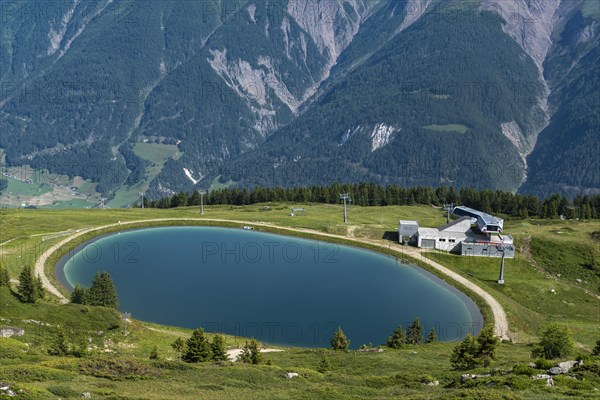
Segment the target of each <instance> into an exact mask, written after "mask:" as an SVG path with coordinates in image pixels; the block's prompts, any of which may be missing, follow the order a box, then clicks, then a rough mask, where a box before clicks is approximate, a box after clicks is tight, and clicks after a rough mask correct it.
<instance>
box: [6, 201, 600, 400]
mask: <svg viewBox="0 0 600 400" xmlns="http://www.w3.org/2000/svg"><path fill="white" fill-rule="evenodd" d="M269 206H270V207H271V211H260V209H261V205H254V206H246V207H230V206H221V207H207V208H206V215H205V217H207V218H222V219H232V220H244V221H250V222H252V221H253V222H260V221H264V222H270V223H274V224H278V225H280V226H293V227H303V228H311V229H316V230H321V231H325V232H332V233H338V234H344V235H354V236H355V237H361V236H363V237H368V238H377V239H379V238H381V237H382V236H383V235H384V233H385V232H389V231H393V230H395V229H396V226H397V220H398V219H400V218H405V219H409V218H410V219H418V220H420V221H422V225H424V226H436V225H441V224H442V223H443V222H444V218H443V215H442V212H441V211H440V210H436V209H434V208H432V207H425V206H412V207H411V206H405V207H370V208H363V207H351V208H350V213H349V216H350V228H348V227H346V226H344V225H343V224H342V223H341V222H342V221H341V220H342V212H341V211H342V209H341V207H340V206H328V205H303V206H304V207H305V208H306V214H305V216H298V217H294V218H292V217H290V216H289V215H288V214H289V212H290V209H291V207H293V206H298V205H295V204H285V203H281V204H269ZM198 216H199V210H198V209H197V208H183V209H174V210H152V209H146V210H140V209H131V210H65V211H59V210H56V211H49V210H6V209H3V210H0V226H1V227H2V229H1V230H0V244H1V245H0V256H1V261H2V264H3V265H8V266H9V270H10V272H11V275H12V277H13V278H16V277H17V276H18V273H19V272H20V269H21V266H22V265H24V264H25V263H30V262H33V261H34V260H35V258H36V257H37V255H39V253H40V252H41V251H43V250H44V249H46V248H48V247H49V246H50V245H51V244H53V243H56V242H58V241H60V240H62V239H64V238H65V237H66V235H67V234H69V233H72V232H74V231H75V230H76V229H81V228H85V227H92V226H101V225H107V224H110V223H114V222H117V221H128V220H140V219H148V218H168V217H198ZM506 224H507V230H508V231H509V233H511V234H513V236H514V237H515V240H516V243H517V247H518V249H519V255H518V257H517V258H516V259H515V260H508V261H507V270H506V276H505V278H506V284H505V285H504V286H498V285H497V284H496V283H495V282H494V280H495V279H496V278H497V273H498V266H499V262H498V260H496V259H494V260H489V259H482V258H461V257H455V256H449V255H441V254H434V255H432V258H434V259H436V260H437V261H439V262H441V263H442V264H444V265H446V266H448V267H450V268H451V269H453V270H456V271H458V272H460V273H463V274H465V275H466V276H468V277H470V278H471V279H472V280H473V281H475V282H476V283H477V284H479V285H481V286H482V287H484V288H485V289H486V290H489V292H490V293H491V294H492V295H494V296H495V297H496V298H497V299H498V300H499V301H500V302H501V303H502V304H503V305H504V307H505V308H506V310H507V313H508V315H509V320H510V323H511V328H512V330H513V331H514V332H515V339H517V340H518V341H520V342H521V343H503V344H501V347H500V349H499V351H498V354H499V359H498V360H497V361H496V362H495V363H494V364H493V365H492V367H493V368H494V369H495V370H498V371H508V370H510V369H511V368H512V367H514V365H516V364H518V363H528V362H530V361H531V359H530V358H529V353H530V351H531V348H530V347H529V345H528V343H529V342H531V341H533V340H535V334H536V332H537V330H538V328H540V327H541V326H543V325H544V324H545V323H546V322H548V321H555V322H559V323H563V324H567V325H568V326H569V327H570V329H571V330H572V331H573V333H574V337H575V339H576V341H577V343H578V350H577V351H578V352H583V353H589V351H590V349H591V347H592V345H593V342H594V341H595V340H596V339H597V338H598V326H600V321H598V317H599V315H600V314H599V313H598V309H599V308H598V307H599V302H598V298H597V297H596V296H597V295H598V288H597V287H594V284H593V283H594V282H595V281H594V280H593V279H594V276H593V275H581V274H582V273H583V272H585V271H588V273H591V272H593V271H592V269H593V268H594V266H595V265H596V264H595V261H594V260H597V259H598V258H597V254H598V253H597V252H598V244H597V242H595V241H594V239H593V238H592V233H593V232H596V231H600V227H599V224H598V223H597V222H585V221H577V222H575V221H544V223H540V222H539V221H521V220H509V221H507V223H506ZM592 255H593V257H592ZM590 268H592V269H590ZM557 274H560V277H558V276H557ZM577 279H581V280H582V282H579V281H577ZM586 282H587V283H586ZM551 288H552V289H555V291H556V295H554V294H551V293H550V289H551ZM0 305H1V307H0V317H1V318H3V319H2V320H0V327H2V326H15V327H20V328H23V329H25V331H26V333H25V335H24V336H22V337H18V338H16V339H0V381H3V382H4V381H6V382H8V383H10V384H11V385H14V386H16V387H22V388H24V389H25V390H26V391H27V392H26V393H27V397H25V398H28V399H36V398H40V399H46V398H47V399H55V398H57V397H60V398H63V399H70V398H79V396H80V394H81V393H82V392H84V391H90V392H91V393H92V396H93V398H101V399H164V398H178V399H198V398H211V399H213V398H215V399H230V398H244V399H245V398H250V399H252V398H261V399H263V398H277V399H281V398H306V399H312V398H319V399H321V398H331V399H339V398H341V399H344V398H347V399H354V398H398V397H402V398H440V399H441V398H444V399H445V398H493V399H495V398H509V399H512V398H514V399H518V398H545V399H554V398H556V399H559V398H565V397H572V398H594V395H595V391H594V388H600V376H597V375H593V374H592V375H591V376H590V375H586V378H585V380H574V379H568V378H562V377H561V378H557V380H556V386H554V387H547V386H545V381H533V380H531V379H530V378H529V377H528V376H518V375H515V374H507V375H501V374H497V375H494V376H491V377H487V378H482V379H480V380H477V381H474V382H472V383H469V384H464V385H463V384H460V382H459V378H460V375H461V374H462V373H463V372H460V371H453V370H452V369H451V366H450V363H449V356H450V352H451V350H452V348H453V346H454V344H452V343H438V344H435V345H423V346H417V347H406V348H404V349H401V350H394V351H392V350H388V349H386V351H385V352H384V353H358V352H349V353H345V352H332V351H329V350H320V349H297V348H283V350H284V351H283V352H280V353H268V354H266V358H267V359H270V364H271V365H259V366H245V365H238V364H233V365H229V364H227V365H224V366H217V365H213V364H206V365H183V366H182V365H179V364H178V363H177V362H175V361H173V360H176V359H177V355H176V354H175V352H174V351H173V350H172V349H171V347H170V343H171V342H172V341H173V340H174V339H175V338H177V337H183V338H186V337H188V336H189V334H190V332H189V331H188V330H185V329H180V328H173V327H164V326H158V325H154V324H151V323H146V322H140V321H133V322H132V323H131V324H130V326H129V332H130V333H129V335H128V336H124V335H123V330H122V321H121V320H120V318H119V316H118V315H116V314H115V313H113V312H111V311H109V310H106V309H101V308H95V307H83V306H75V305H58V304H54V303H52V302H49V301H45V302H41V303H38V304H35V305H24V304H21V303H19V302H18V300H17V298H16V297H15V296H14V295H13V294H12V293H11V292H9V291H8V290H7V289H6V288H0ZM26 320H29V322H26ZM32 321H37V322H32ZM46 324H49V325H46ZM58 325H60V326H61V327H64V328H66V330H67V332H68V334H67V338H68V341H69V344H70V345H71V346H77V345H79V344H80V342H81V341H82V340H88V338H91V339H92V342H91V343H90V347H91V348H92V350H93V351H92V353H91V354H89V355H87V356H85V357H84V358H75V357H51V356H48V355H47V349H48V347H49V346H50V344H51V343H52V341H53V340H54V339H55V338H56V335H57V332H58V329H59V328H58ZM243 341H244V340H243V338H236V337H228V338H227V344H228V346H231V347H237V346H239V345H241V344H242V343H243ZM19 343H27V344H28V347H23V346H22V345H19ZM154 346H158V349H159V354H160V356H161V358H162V359H163V361H161V362H158V363H156V362H151V361H150V360H148V356H149V354H150V351H151V349H152V348H153V347H154ZM23 350H26V352H23ZM323 354H327V357H329V359H330V361H331V364H332V369H331V371H329V372H327V373H325V374H322V373H319V372H317V371H316V368H317V365H318V363H319V361H320V359H321V358H322V356H323ZM7 355H8V356H7ZM9 356H10V358H9ZM168 360H171V361H168ZM589 362H590V363H594V362H596V363H597V362H598V361H594V358H592V359H591V360H590V361H589ZM96 367H100V370H101V371H103V373H102V374H103V375H105V376H107V377H108V378H107V377H99V376H98V375H100V373H98V372H94V371H97V368H96ZM489 371H490V370H489V369H480V370H478V372H481V373H484V372H489ZM287 372H297V373H299V374H300V377H299V378H295V379H287V378H286V374H287ZM542 372H544V371H541V370H540V371H537V373H542ZM431 378H433V379H435V380H438V381H439V383H440V385H439V386H427V385H426V384H424V383H423V382H425V381H426V380H428V379H431ZM488 385H491V386H488ZM504 385H507V386H509V387H510V388H511V389H510V390H509V389H507V388H506V387H505V386H504ZM51 393H54V394H51ZM57 393H58V394H57Z"/></svg>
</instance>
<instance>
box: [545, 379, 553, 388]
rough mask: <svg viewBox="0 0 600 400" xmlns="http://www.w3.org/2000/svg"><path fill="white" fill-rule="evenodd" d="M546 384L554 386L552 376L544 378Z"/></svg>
mask: <svg viewBox="0 0 600 400" xmlns="http://www.w3.org/2000/svg"><path fill="white" fill-rule="evenodd" d="M546 386H554V378H552V377H549V378H548V379H547V380H546Z"/></svg>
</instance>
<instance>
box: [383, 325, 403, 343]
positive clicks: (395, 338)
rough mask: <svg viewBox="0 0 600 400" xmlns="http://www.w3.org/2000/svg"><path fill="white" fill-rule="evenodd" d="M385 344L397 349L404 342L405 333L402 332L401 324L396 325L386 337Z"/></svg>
mask: <svg viewBox="0 0 600 400" xmlns="http://www.w3.org/2000/svg"><path fill="white" fill-rule="evenodd" d="M386 344H387V347H390V348H392V349H399V348H400V347H402V346H404V344H406V335H405V334H404V328H402V325H398V327H397V328H396V329H395V330H394V332H393V333H392V334H391V335H390V337H388V339H387V343H386Z"/></svg>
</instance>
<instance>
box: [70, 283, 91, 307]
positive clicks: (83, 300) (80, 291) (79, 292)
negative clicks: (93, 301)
mask: <svg viewBox="0 0 600 400" xmlns="http://www.w3.org/2000/svg"><path fill="white" fill-rule="evenodd" d="M87 291H88V290H87V289H86V288H84V287H83V286H81V285H79V284H77V285H75V288H74V289H73V291H72V292H71V299H70V300H71V303H73V304H87Z"/></svg>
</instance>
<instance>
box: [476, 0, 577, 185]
mask: <svg viewBox="0 0 600 400" xmlns="http://www.w3.org/2000/svg"><path fill="white" fill-rule="evenodd" d="M562 2H563V0H544V1H529V0H516V1H499V0H484V1H483V2H482V8H483V9H486V10H490V11H493V12H496V13H498V14H499V15H501V16H502V17H503V18H504V20H505V24H504V25H503V30H504V32H506V33H507V34H508V35H510V37H512V38H513V39H514V40H515V41H516V42H517V43H518V44H519V45H520V46H521V48H522V49H523V51H524V52H525V53H526V54H527V55H528V56H529V57H531V59H532V60H533V61H534V63H535V65H536V67H537V69H538V71H539V81H540V82H541V83H542V85H543V88H544V91H543V92H542V94H541V95H540V96H539V97H538V98H537V105H536V106H534V108H533V109H532V112H531V115H530V118H529V119H528V121H527V122H528V123H527V124H526V125H524V126H522V125H519V123H518V122H517V121H506V122H503V123H502V124H501V129H502V133H503V134H504V135H505V136H506V137H507V138H508V139H509V140H510V141H511V142H512V143H513V144H514V146H515V148H516V149H517V150H518V151H519V154H520V156H521V159H522V160H523V162H525V163H527V156H528V155H529V154H531V152H532V151H533V149H534V147H535V144H536V142H537V138H538V135H539V133H540V132H541V131H542V130H543V129H544V128H545V127H546V126H548V123H549V121H550V113H549V110H548V97H549V96H550V87H549V86H548V83H547V81H546V78H545V74H544V62H545V60H546V56H547V54H548V52H549V50H550V48H551V46H552V43H553V42H552V34H553V31H554V26H555V23H556V20H557V19H558V14H557V11H558V9H559V8H560V6H561V4H562ZM571 2H572V1H571ZM530 84H531V83H528V84H527V85H530ZM526 179H527V175H526V174H524V175H523V182H524V181H525V180H526Z"/></svg>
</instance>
